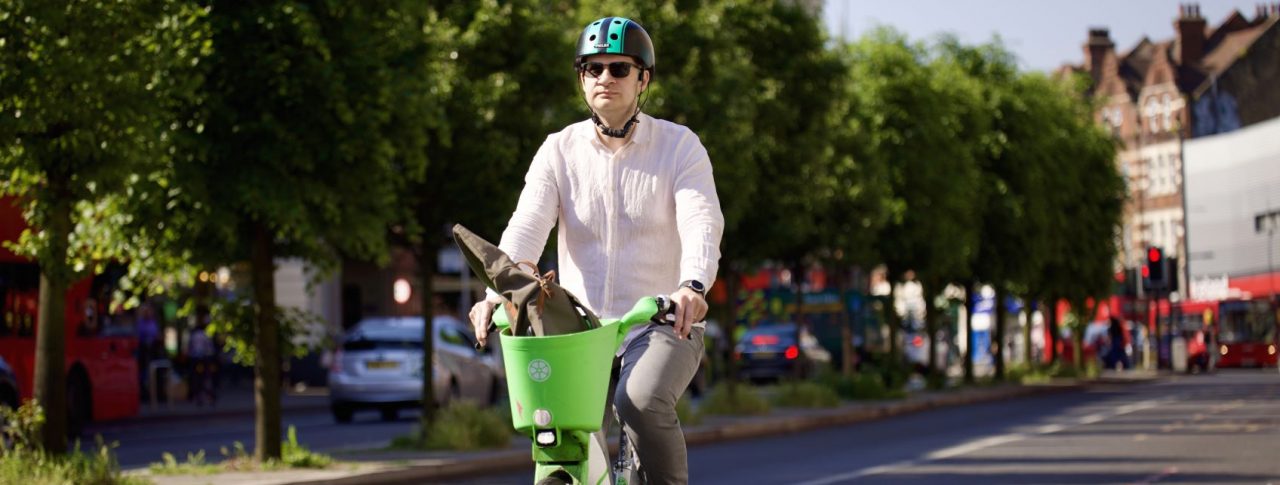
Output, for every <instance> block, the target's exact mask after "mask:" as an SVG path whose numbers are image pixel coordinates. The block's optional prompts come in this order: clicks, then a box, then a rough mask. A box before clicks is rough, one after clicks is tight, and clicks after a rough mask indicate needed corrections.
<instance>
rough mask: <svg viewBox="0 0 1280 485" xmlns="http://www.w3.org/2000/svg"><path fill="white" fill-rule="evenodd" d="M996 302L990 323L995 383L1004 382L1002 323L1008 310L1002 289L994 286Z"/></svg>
mask: <svg viewBox="0 0 1280 485" xmlns="http://www.w3.org/2000/svg"><path fill="white" fill-rule="evenodd" d="M995 288H996V301H995V305H996V306H995V321H994V322H992V330H993V332H992V333H994V334H995V335H994V338H992V339H991V356H992V357H993V358H994V359H995V365H996V368H995V371H996V375H995V379H996V380H997V381H1003V380H1004V321H1005V316H1006V313H1008V310H1007V309H1006V308H1005V306H1004V295H1005V292H1004V288H1003V287H1002V286H1000V285H995Z"/></svg>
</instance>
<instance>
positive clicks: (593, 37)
mask: <svg viewBox="0 0 1280 485" xmlns="http://www.w3.org/2000/svg"><path fill="white" fill-rule="evenodd" d="M587 40H596V36H594V35H593V36H591V37H590V38H588V39H587Z"/></svg>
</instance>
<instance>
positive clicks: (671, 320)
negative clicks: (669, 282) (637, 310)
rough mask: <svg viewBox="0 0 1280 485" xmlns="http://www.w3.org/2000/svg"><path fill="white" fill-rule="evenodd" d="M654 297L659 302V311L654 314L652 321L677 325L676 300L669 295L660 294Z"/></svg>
mask: <svg viewBox="0 0 1280 485" xmlns="http://www.w3.org/2000/svg"><path fill="white" fill-rule="evenodd" d="M654 299H655V300H657V303H658V313H656V314H654V315H653V318H651V319H650V321H652V322H653V323H656V324H659V325H675V324H676V302H674V301H672V300H671V297H669V296H667V295H658V296H656V297H654Z"/></svg>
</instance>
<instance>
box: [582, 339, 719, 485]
mask: <svg viewBox="0 0 1280 485" xmlns="http://www.w3.org/2000/svg"><path fill="white" fill-rule="evenodd" d="M702 334H703V329H702V328H699V327H694V328H693V331H691V332H690V333H689V338H688V339H687V340H682V339H679V338H676V334H675V330H673V329H672V328H671V327H670V326H668V325H649V326H648V327H647V328H644V329H643V330H641V331H640V333H639V334H637V335H635V337H634V338H632V339H631V341H630V343H629V344H628V345H627V346H626V348H625V349H623V351H622V355H621V357H619V358H618V359H615V361H614V372H615V377H616V380H615V383H616V384H615V387H614V391H613V393H612V395H610V396H609V400H610V401H611V402H612V404H613V405H614V406H615V407H616V409H617V412H618V417H619V419H621V420H622V430H623V431H624V432H626V433H627V435H628V436H630V437H631V441H632V443H635V445H636V454H637V455H638V456H639V458H640V470H641V472H642V473H643V474H644V475H645V478H647V479H648V482H647V483H654V484H658V483H663V484H665V483H679V484H684V483H689V455H688V451H687V449H686V448H685V442H684V430H682V429H681V428H680V419H679V418H677V417H676V403H677V402H678V401H679V400H680V396H681V395H683V394H684V390H685V388H687V387H689V382H690V381H692V380H693V376H694V374H696V373H697V371H698V364H699V363H700V361H701V360H702V354H703V343H702ZM605 414H606V424H608V423H607V421H609V419H608V415H609V414H612V413H605ZM605 429H608V428H607V427H606V428H605Z"/></svg>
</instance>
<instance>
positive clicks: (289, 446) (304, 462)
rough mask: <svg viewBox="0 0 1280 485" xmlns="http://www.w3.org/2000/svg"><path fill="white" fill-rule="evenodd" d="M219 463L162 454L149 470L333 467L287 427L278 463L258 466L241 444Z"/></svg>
mask: <svg viewBox="0 0 1280 485" xmlns="http://www.w3.org/2000/svg"><path fill="white" fill-rule="evenodd" d="M220 451H221V452H222V456H223V460H222V462H221V463H209V462H207V461H206V460H205V452H204V450H200V451H198V452H195V453H188V454H187V460H186V461H185V462H180V461H178V459H177V458H176V457H174V456H173V454H172V453H167V452H166V453H163V454H161V458H162V459H163V460H164V461H162V462H160V463H152V464H151V466H150V467H148V468H149V469H150V471H151V473H152V474H155V475H211V474H214V473H219V472H223V471H245V470H281V469H291V468H328V467H329V465H332V464H333V458H332V457H330V456H329V455H325V454H322V453H316V452H313V451H311V450H309V449H307V447H306V446H303V445H302V444H300V443H298V430H297V428H295V427H293V426H290V427H289V434H288V439H287V440H286V441H285V442H284V443H281V449H280V460H279V461H276V460H270V461H267V462H266V463H258V462H257V461H255V460H254V458H253V455H252V454H251V453H249V452H248V451H246V450H245V448H244V443H241V442H239V441H237V442H235V443H234V444H233V445H232V448H231V449H227V447H225V446H224V447H222V448H221V450H220Z"/></svg>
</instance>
